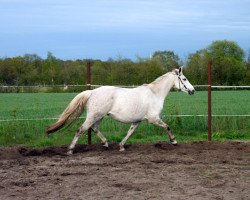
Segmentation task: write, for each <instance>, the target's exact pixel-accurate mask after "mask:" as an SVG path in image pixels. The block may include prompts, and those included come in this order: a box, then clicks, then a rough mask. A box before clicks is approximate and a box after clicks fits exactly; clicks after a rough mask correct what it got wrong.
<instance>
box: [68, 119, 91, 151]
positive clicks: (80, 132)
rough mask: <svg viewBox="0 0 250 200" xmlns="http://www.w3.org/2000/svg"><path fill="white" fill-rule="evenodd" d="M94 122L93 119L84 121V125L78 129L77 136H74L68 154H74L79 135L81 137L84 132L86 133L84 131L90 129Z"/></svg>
mask: <svg viewBox="0 0 250 200" xmlns="http://www.w3.org/2000/svg"><path fill="white" fill-rule="evenodd" d="M92 124H93V123H92V121H91V120H86V121H85V122H84V123H83V125H82V126H81V127H80V128H79V129H78V130H77V132H76V134H75V136H74V139H73V140H72V142H71V144H70V146H69V150H68V152H67V155H72V154H73V150H74V148H75V145H76V143H77V141H78V139H79V137H80V136H81V135H82V134H84V132H85V131H86V130H88V129H89V128H90V127H91V125H92Z"/></svg>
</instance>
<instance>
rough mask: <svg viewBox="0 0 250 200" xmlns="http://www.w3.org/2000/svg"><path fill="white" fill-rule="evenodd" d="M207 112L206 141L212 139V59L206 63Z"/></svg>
mask: <svg viewBox="0 0 250 200" xmlns="http://www.w3.org/2000/svg"><path fill="white" fill-rule="evenodd" d="M207 92H208V95H207V97H208V99H207V101H208V113H207V126H208V133H207V134H208V141H211V140H212V107H211V106H212V105H211V95H212V60H210V61H209V63H208V89H207Z"/></svg>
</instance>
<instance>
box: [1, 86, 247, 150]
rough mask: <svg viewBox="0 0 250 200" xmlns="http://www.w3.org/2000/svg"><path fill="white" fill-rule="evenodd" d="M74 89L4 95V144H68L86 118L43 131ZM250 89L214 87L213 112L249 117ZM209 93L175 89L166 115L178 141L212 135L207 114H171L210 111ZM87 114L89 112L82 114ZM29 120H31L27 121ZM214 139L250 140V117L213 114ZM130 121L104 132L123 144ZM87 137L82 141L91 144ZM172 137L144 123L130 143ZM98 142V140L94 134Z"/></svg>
mask: <svg viewBox="0 0 250 200" xmlns="http://www.w3.org/2000/svg"><path fill="white" fill-rule="evenodd" d="M75 95H76V94H75V93H19V94H17V93H9V94H4V93H2V94H0V145H16V144H22V145H26V146H50V145H60V144H69V143H70V142H71V140H72V138H73V135H74V132H75V130H76V129H77V128H78V127H79V126H80V125H81V123H82V122H83V120H84V119H79V120H78V121H77V122H76V123H75V124H73V125H72V126H70V127H68V128H67V129H63V130H61V131H59V132H58V133H55V134H53V135H51V136H49V137H47V136H45V135H44V130H45V128H46V127H48V126H49V125H50V124H51V123H53V122H54V121H55V120H53V119H44V118H56V117H58V116H59V115H60V114H61V113H62V111H63V110H64V108H65V107H66V106H67V105H68V103H69V102H70V101H71V100H72V99H73V97H74V96H75ZM249 99H250V91H247V90H241V91H214V92H213V94H212V101H213V103H212V113H213V115H249V114H250V103H249ZM206 114H207V93H206V92H203V91H200V92H196V94H195V95H193V96H189V95H186V94H184V93H181V92H171V93H170V94H169V96H168V97H167V99H166V102H165V106H164V110H163V113H162V117H163V119H164V120H165V121H166V122H167V123H168V124H169V125H170V127H171V129H172V130H173V132H174V134H175V135H176V138H177V141H179V142H180V141H181V142H187V141H194V140H206V139H207V133H206V131H207V117H204V116H192V117H190V116H184V117H176V116H171V115H206ZM83 117H84V115H83ZM27 119H29V120H27ZM212 121H213V127H212V128H213V139H214V140H219V141H221V140H228V139H250V117H239V116H238V117H236V116H227V117H221V116H215V117H213V120H212ZM128 129H129V125H127V124H122V123H119V122H115V121H113V120H111V119H109V118H105V119H104V120H103V123H102V124H101V127H100V130H101V131H102V132H103V134H104V135H105V136H106V137H107V139H108V140H109V141H110V142H118V141H121V139H122V138H123V137H124V136H125V135H126V132H127V130H128ZM86 139H87V137H86V136H84V137H82V139H80V143H86ZM165 140H167V137H166V134H165V133H164V132H163V130H162V129H160V128H158V127H156V126H154V125H151V124H148V123H147V122H142V123H141V125H140V126H139V128H138V129H137V130H136V132H135V134H134V135H133V136H131V138H130V139H129V141H128V143H142V142H143V143H144V142H156V141H165ZM93 141H94V142H99V141H98V139H97V137H96V136H94V135H93Z"/></svg>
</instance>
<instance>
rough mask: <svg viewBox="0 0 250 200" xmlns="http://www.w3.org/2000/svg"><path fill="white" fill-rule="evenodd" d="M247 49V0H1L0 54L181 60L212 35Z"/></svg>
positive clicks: (249, 18)
mask: <svg viewBox="0 0 250 200" xmlns="http://www.w3.org/2000/svg"><path fill="white" fill-rule="evenodd" d="M224 39H226V40H232V41H235V42H237V43H238V44H239V45H240V47H241V48H243V49H244V50H245V52H246V53H247V54H248V53H249V52H250V0H81V1H80V0H0V57H1V58H5V57H13V56H22V55H24V54H26V53H28V54H34V53H35V54H37V55H39V56H41V57H43V58H46V56H47V52H48V51H50V52H52V53H53V55H54V56H56V57H57V58H60V59H64V60H66V59H73V60H74V59H89V58H92V59H101V60H107V59H109V58H113V59H116V58H120V57H123V58H129V59H132V60H134V59H136V58H137V57H141V58H147V57H150V56H151V55H152V54H153V53H154V52H155V51H164V50H171V51H174V52H175V53H176V54H178V55H179V57H180V58H182V59H186V58H187V57H188V55H189V54H190V53H195V52H196V51H197V50H199V49H203V48H206V47H207V46H208V45H210V44H211V43H212V42H213V41H215V40H224Z"/></svg>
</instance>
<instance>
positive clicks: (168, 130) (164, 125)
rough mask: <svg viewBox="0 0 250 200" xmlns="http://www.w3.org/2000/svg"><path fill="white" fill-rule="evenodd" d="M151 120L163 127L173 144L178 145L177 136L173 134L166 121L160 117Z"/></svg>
mask: <svg viewBox="0 0 250 200" xmlns="http://www.w3.org/2000/svg"><path fill="white" fill-rule="evenodd" d="M149 122H150V123H153V124H155V125H157V126H160V127H162V128H163V129H164V130H165V132H166V133H167V134H168V137H169V140H170V142H171V144H172V145H177V141H176V139H175V136H174V135H173V133H172V131H171V129H170V128H169V126H168V125H167V124H166V123H165V122H163V121H162V120H161V119H158V120H156V121H149Z"/></svg>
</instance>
